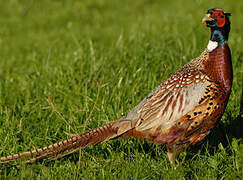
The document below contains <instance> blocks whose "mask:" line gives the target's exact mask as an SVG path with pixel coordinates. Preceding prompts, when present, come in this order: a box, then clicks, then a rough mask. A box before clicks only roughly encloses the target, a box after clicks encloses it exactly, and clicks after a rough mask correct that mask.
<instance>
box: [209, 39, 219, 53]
mask: <svg viewBox="0 0 243 180" xmlns="http://www.w3.org/2000/svg"><path fill="white" fill-rule="evenodd" d="M217 47H218V42H216V41H211V40H209V42H208V46H207V50H208V51H209V52H212V51H213V50H214V49H216V48H217Z"/></svg>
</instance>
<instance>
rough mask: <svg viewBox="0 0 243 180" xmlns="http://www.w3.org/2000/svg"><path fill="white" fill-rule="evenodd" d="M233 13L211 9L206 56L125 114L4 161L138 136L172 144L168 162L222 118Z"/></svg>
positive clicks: (228, 77) (230, 76)
mask: <svg viewBox="0 0 243 180" xmlns="http://www.w3.org/2000/svg"><path fill="white" fill-rule="evenodd" d="M229 16H230V13H226V12H225V11H224V10H222V9H217V8H213V9H209V10H208V11H207V14H206V16H205V17H204V18H203V20H202V21H203V22H204V23H205V25H206V26H207V27H209V28H210V29H211V37H210V40H209V42H208V45H207V48H206V49H205V50H204V51H203V52H202V54H201V55H200V56H199V57H197V58H195V59H193V60H191V61H190V62H189V63H187V64H186V65H184V66H183V67H182V68H181V69H179V70H178V71H177V72H175V73H174V74H173V75H172V76H171V77H170V78H169V79H168V80H166V81H164V82H162V83H161V84H160V85H159V86H158V87H157V88H156V89H155V90H153V91H152V92H151V93H150V94H149V95H148V96H147V97H146V98H144V99H143V100H142V101H141V102H140V103H139V104H138V105H137V106H136V107H134V108H133V109H132V110H131V111H130V112H129V113H128V114H127V115H126V116H124V117H121V118H120V119H117V120H115V121H113V122H110V123H109V124H106V125H103V126H101V127H98V128H96V129H92V130H89V131H87V132H84V133H82V134H80V135H76V136H73V137H71V138H68V139H66V140H64V141H60V142H57V143H55V144H52V145H49V146H47V147H43V148H40V149H36V150H33V151H29V152H23V153H19V154H15V155H10V156H5V157H1V159H0V160H1V161H0V162H1V163H6V162H9V161H13V160H16V159H19V158H24V157H25V158H28V159H27V161H26V162H27V163H30V162H34V161H36V160H39V159H43V158H48V157H50V156H54V155H56V154H60V156H61V157H62V156H64V155H67V154H70V153H73V152H75V151H77V150H79V149H80V148H85V147H88V146H90V145H95V144H97V143H100V142H104V141H107V140H110V139H113V138H116V137H122V136H123V137H124V136H125V137H135V138H139V139H143V140H147V141H150V142H152V143H155V144H158V145H166V146H167V148H168V153H167V155H168V160H169V162H170V163H171V164H173V162H174V160H175V158H176V156H177V155H178V154H179V153H180V152H182V151H185V150H186V149H187V148H188V147H190V146H191V145H194V144H196V143H198V142H200V141H202V140H203V139H204V138H205V137H206V136H207V135H208V134H209V132H210V131H211V129H212V128H213V127H214V126H215V125H216V124H217V122H218V121H219V120H220V118H221V117H222V115H223V113H224V111H225V108H226V105H227V102H228V99H229V95H230V92H231V86H232V79H233V74H232V72H233V70H232V62H231V52H230V48H229V46H228V43H227V41H228V36H229V32H230V20H229Z"/></svg>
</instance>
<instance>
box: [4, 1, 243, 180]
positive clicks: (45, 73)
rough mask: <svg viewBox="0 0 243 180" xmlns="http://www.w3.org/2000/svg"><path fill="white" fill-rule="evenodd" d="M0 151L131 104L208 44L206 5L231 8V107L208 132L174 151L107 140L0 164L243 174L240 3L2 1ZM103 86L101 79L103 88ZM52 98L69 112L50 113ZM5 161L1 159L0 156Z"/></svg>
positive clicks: (163, 174) (9, 174) (53, 172)
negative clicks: (173, 155)
mask: <svg viewBox="0 0 243 180" xmlns="http://www.w3.org/2000/svg"><path fill="white" fill-rule="evenodd" d="M0 4H1V6H0V156H5V155H9V154H13V153H17V152H21V151H28V150H31V149H35V148H37V147H42V146H46V145H49V144H51V143H53V142H56V141H59V140H62V139H65V138H67V137H69V136H68V135H66V134H65V133H64V132H68V133H81V132H83V131H85V130H88V129H91V128H94V127H97V126H99V125H102V124H105V123H107V122H109V121H112V120H114V119H117V118H119V117H120V116H121V115H122V114H126V113H128V112H129V111H130V110H131V109H132V108H133V107H134V106H135V105H137V104H138V103H139V102H140V101H141V100H142V99H143V98H144V97H145V96H146V95H147V94H148V93H149V92H150V91H151V90H152V89H154V88H155V87H156V86H157V85H158V84H159V83H160V82H162V81H163V80H165V79H166V78H167V77H169V75H171V74H172V73H173V72H175V71H176V70H177V69H178V68H179V67H181V66H182V65H183V64H184V63H186V62H188V61H189V60H191V59H192V58H194V57H197V56H198V55H199V54H200V53H201V52H202V51H203V49H204V48H205V47H206V44H207V42H208V38H209V29H207V28H205V27H204V25H203V24H202V23H201V19H202V18H203V16H204V14H205V13H206V11H207V9H209V8H212V7H222V8H224V9H225V10H226V11H229V12H232V17H231V22H232V30H231V33H230V40H229V44H230V47H231V50H232V58H233V66H234V82H233V90H232V94H231V96H230V100H229V103H228V107H227V110H226V112H225V114H224V116H223V118H222V120H221V122H220V123H219V124H218V125H217V127H216V128H215V129H214V131H212V133H211V134H210V135H209V137H208V138H207V140H206V141H204V143H202V144H201V145H198V146H196V147H194V148H192V149H190V150H189V151H187V152H186V153H183V154H181V155H180V156H179V164H178V165H177V169H176V170H174V169H173V168H171V167H170V165H169V163H168V162H167V160H166V151H165V148H163V147H158V146H155V145H152V144H149V143H146V142H141V141H139V140H134V139H130V140H122V141H119V140H113V141H110V142H106V143H101V144H99V145H97V146H93V147H90V148H87V149H85V150H82V151H81V152H80V153H76V154H73V155H70V156H68V157H66V158H64V159H62V160H60V161H54V162H49V163H48V162H45V161H43V162H37V163H34V164H31V165H23V166H20V167H18V168H11V169H4V170H2V171H0V176H1V178H9V179H13V178H15V179H16V177H17V178H23V179H67V178H71V179H76V178H83V179H116V178H117V179H161V178H163V179H242V178H243V133H242V127H243V120H242V115H241V114H240V104H241V103H242V84H243V83H242V82H243V79H242V76H243V75H242V69H243V68H242V67H243V61H242V59H243V44H242V43H243V39H242V19H243V2H242V1H238V0H231V1H228V0H221V1H217V3H216V1H215V2H212V1H211V0H205V1H202V0H195V1H194V0H190V1H189V0H187V1H182V0H174V1H156V0H153V1H149V0H139V1H129V0H123V1H118V0H110V1H108V0H107V1H105V0H92V1H91V0H82V1H74V0H68V1H65V0H59V1H57V0H55V1H54V0H53V1H49V0H42V1H34V0H28V1H27V0H23V1H18V0H8V1H5V0H0ZM96 80H98V82H99V85H104V84H105V85H106V86H104V87H103V88H100V89H99V86H98V85H97V83H96V82H95V81H96ZM48 97H51V98H52V99H53V101H54V104H55V106H56V108H57V109H58V111H60V112H61V113H62V115H63V116H64V118H65V119H66V121H68V123H66V122H65V121H63V120H62V119H61V118H60V117H59V116H57V115H56V113H55V112H54V110H53V108H52V107H51V105H50V104H49V102H48ZM0 166H1V165H0Z"/></svg>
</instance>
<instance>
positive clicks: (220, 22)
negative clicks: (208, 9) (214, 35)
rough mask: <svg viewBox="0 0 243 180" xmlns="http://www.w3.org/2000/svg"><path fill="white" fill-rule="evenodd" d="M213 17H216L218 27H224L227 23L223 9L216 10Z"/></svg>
mask: <svg viewBox="0 0 243 180" xmlns="http://www.w3.org/2000/svg"><path fill="white" fill-rule="evenodd" d="M212 18H214V19H216V21H217V23H218V27H223V26H224V25H225V15H224V13H223V11H214V12H213V14H212Z"/></svg>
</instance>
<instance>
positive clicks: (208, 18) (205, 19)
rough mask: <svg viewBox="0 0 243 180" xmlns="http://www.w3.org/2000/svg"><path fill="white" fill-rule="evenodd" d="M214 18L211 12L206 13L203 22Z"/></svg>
mask: <svg viewBox="0 0 243 180" xmlns="http://www.w3.org/2000/svg"><path fill="white" fill-rule="evenodd" d="M213 20H214V19H213V18H212V17H211V14H206V16H205V17H204V18H203V19H202V22H203V23H204V22H209V21H213Z"/></svg>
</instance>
